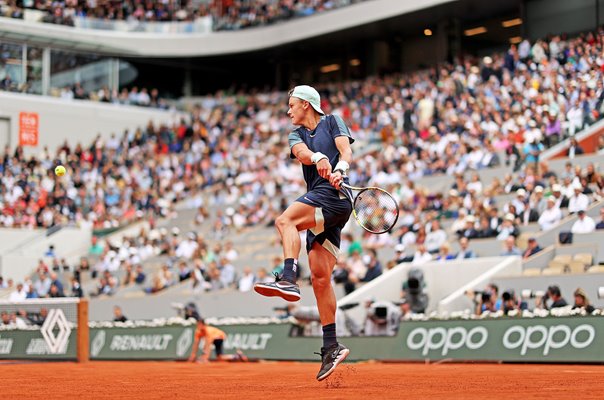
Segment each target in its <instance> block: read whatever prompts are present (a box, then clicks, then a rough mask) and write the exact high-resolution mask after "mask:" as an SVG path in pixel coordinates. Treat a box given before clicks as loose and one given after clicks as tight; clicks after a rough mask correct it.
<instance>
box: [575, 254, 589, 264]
mask: <svg viewBox="0 0 604 400" xmlns="http://www.w3.org/2000/svg"><path fill="white" fill-rule="evenodd" d="M573 261H578V262H581V263H583V265H584V266H586V267H588V266H590V265H592V264H593V256H592V255H591V253H577V254H575V256H574V257H573Z"/></svg>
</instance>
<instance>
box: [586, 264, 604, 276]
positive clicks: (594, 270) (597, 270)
mask: <svg viewBox="0 0 604 400" xmlns="http://www.w3.org/2000/svg"><path fill="white" fill-rule="evenodd" d="M587 272H589V273H590V274H601V273H604V265H595V266H593V267H591V268H590V269H588V270H587Z"/></svg>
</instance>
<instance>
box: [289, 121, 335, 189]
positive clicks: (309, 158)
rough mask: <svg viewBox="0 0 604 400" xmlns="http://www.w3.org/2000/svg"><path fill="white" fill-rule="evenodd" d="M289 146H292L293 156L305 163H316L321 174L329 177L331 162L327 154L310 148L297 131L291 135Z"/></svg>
mask: <svg viewBox="0 0 604 400" xmlns="http://www.w3.org/2000/svg"><path fill="white" fill-rule="evenodd" d="M289 146H290V148H291V157H292V158H294V157H295V158H297V159H298V160H299V161H300V162H301V163H302V164H304V165H313V164H316V166H317V172H318V173H319V176H321V177H322V178H324V179H329V175H330V174H331V164H330V163H329V159H328V158H327V156H326V155H325V154H323V153H319V152H314V151H312V150H311V149H309V148H308V146H307V145H306V143H304V142H303V141H302V139H301V138H300V135H299V134H298V132H296V131H293V132H292V133H290V135H289Z"/></svg>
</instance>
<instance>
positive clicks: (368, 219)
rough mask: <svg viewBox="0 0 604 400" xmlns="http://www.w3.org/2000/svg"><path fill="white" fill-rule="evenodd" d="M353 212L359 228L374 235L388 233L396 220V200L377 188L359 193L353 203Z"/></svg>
mask: <svg viewBox="0 0 604 400" xmlns="http://www.w3.org/2000/svg"><path fill="white" fill-rule="evenodd" d="M354 211H355V214H356V217H357V220H358V222H359V223H360V224H361V226H362V227H363V228H365V229H366V230H368V231H369V232H374V233H384V232H387V231H389V230H390V229H391V228H392V227H393V226H394V224H395V223H396V221H397V219H398V205H397V204H396V200H394V198H393V197H392V196H391V195H390V194H389V193H387V192H385V191H382V190H380V189H377V188H369V189H365V190H363V191H362V192H361V193H359V194H358V195H357V197H356V199H355V201H354Z"/></svg>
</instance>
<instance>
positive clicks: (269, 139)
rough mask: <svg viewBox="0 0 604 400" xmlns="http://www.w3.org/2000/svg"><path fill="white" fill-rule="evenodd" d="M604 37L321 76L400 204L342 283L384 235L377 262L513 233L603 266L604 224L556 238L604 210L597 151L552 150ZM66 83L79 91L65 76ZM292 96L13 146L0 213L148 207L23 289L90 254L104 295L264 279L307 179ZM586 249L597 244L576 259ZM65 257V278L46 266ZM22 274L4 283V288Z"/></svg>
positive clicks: (25, 222) (597, 89)
mask: <svg viewBox="0 0 604 400" xmlns="http://www.w3.org/2000/svg"><path fill="white" fill-rule="evenodd" d="M238 4H239V3H238ZM96 12H99V11H98V10H97V11H93V13H96ZM103 12H104V11H103ZM249 12H250V10H242V9H239V10H238V11H230V12H229V13H228V15H229V17H228V18H231V19H230V20H229V22H228V23H227V24H234V25H237V24H238V23H237V22H233V21H237V20H238V18H240V17H241V16H242V15H244V14H246V13H249ZM167 15H168V14H166V16H165V18H168V19H171V18H173V16H167ZM170 15H171V14H170ZM174 15H175V14H174ZM162 18H163V17H162ZM159 19H161V18H159ZM229 29H230V28H229ZM603 41H604V31H602V30H600V31H598V32H596V33H592V32H589V33H586V34H583V35H580V36H578V37H576V38H567V37H565V36H552V37H549V38H547V39H544V40H538V41H535V42H533V43H530V42H528V40H526V41H523V42H521V43H520V44H519V45H518V46H516V45H512V46H510V48H509V50H508V51H507V52H506V53H496V54H492V55H490V56H487V57H483V58H481V59H471V58H470V59H468V60H467V61H464V62H459V63H456V64H441V65H439V66H437V67H435V68H432V69H429V70H424V71H415V72H411V73H406V74H391V75H384V76H380V77H368V78H366V79H363V80H358V81H347V82H342V83H332V84H325V85H322V86H320V90H321V93H322V95H323V100H324V103H323V104H322V105H321V106H322V107H323V108H324V109H325V110H326V111H327V112H329V113H334V114H338V115H341V116H342V117H343V118H344V120H345V121H346V123H347V124H348V125H349V126H350V127H351V129H352V130H353V135H354V136H355V137H356V138H358V139H359V141H360V143H361V146H359V147H361V148H362V149H363V150H361V152H360V154H359V157H358V158H357V160H356V162H355V163H353V165H352V168H351V171H350V178H351V182H352V183H353V184H357V185H364V184H375V185H378V186H382V187H385V188H387V189H388V190H390V191H391V192H392V193H393V194H394V195H395V196H396V198H397V200H398V201H399V202H400V205H401V208H402V210H403V215H402V218H401V220H400V223H399V226H398V227H397V230H395V231H393V232H392V233H390V234H385V235H382V236H371V235H363V234H362V233H361V232H360V231H359V230H357V229H355V228H354V227H353V226H352V225H351V226H350V227H349V234H350V236H349V237H347V238H346V240H345V241H344V243H343V246H342V247H343V249H342V250H344V254H345V257H343V259H342V260H341V262H340V263H339V270H338V272H340V273H341V277H340V278H339V279H341V282H342V283H343V284H344V285H343V289H344V290H345V291H346V292H349V289H355V288H358V287H362V286H363V284H364V283H365V281H366V280H367V278H366V277H367V269H368V264H370V263H372V256H371V254H370V253H371V251H372V250H375V251H376V255H377V259H378V260H379V261H380V263H379V264H380V267H379V268H380V269H381V270H382V271H387V270H390V269H394V268H399V267H395V266H396V265H398V264H399V263H401V262H410V263H411V264H409V265H405V266H404V268H407V269H408V268H409V267H410V266H414V267H420V266H423V265H426V264H427V263H428V262H431V261H433V260H435V261H438V262H439V263H438V266H437V267H434V264H431V265H432V268H438V267H440V266H441V263H442V262H447V261H448V260H449V261H450V262H452V263H458V262H459V260H461V259H466V258H475V257H487V256H497V255H499V254H500V253H502V252H503V251H504V247H503V243H504V241H505V240H506V239H510V238H513V240H514V241H515V243H512V245H515V246H516V247H517V249H518V250H519V252H520V255H522V256H523V257H522V258H523V259H524V265H523V268H522V269H524V270H525V271H529V270H530V271H531V273H532V270H533V269H538V270H539V271H540V275H546V276H557V275H562V274H565V273H568V272H570V273H572V274H578V273H580V272H581V268H580V266H583V270H584V271H585V270H587V271H592V270H593V271H598V269H597V268H598V267H597V266H592V265H593V264H595V261H594V260H598V261H601V257H602V256H601V255H602V254H604V253H603V252H601V251H599V250H598V247H594V246H593V245H592V243H594V242H593V239H592V238H587V239H586V240H587V246H586V247H585V246H583V247H582V246H580V245H579V244H577V243H585V242H583V240H584V239H582V238H581V236H580V235H581V234H577V235H576V240H577V242H576V243H575V242H573V244H572V245H569V247H564V246H563V245H562V244H558V240H559V238H560V235H561V234H562V233H564V232H566V231H570V230H571V227H572V226H573V224H575V223H576V221H577V219H578V216H577V215H576V213H577V212H578V211H580V210H581V211H585V212H586V213H587V214H588V216H590V217H591V218H594V217H595V216H596V215H597V214H598V213H599V212H600V210H601V209H602V195H603V192H602V190H603V189H604V179H603V176H602V172H601V170H600V168H601V165H599V158H598V156H593V155H579V154H580V153H581V151H580V150H579V147H578V145H577V144H575V143H573V144H572V146H571V147H572V151H570V152H569V154H567V157H568V158H565V159H564V162H568V163H569V164H570V165H568V166H566V165H563V164H561V163H560V162H559V161H551V162H549V163H548V162H545V161H544V160H542V159H541V157H540V154H542V153H543V152H544V151H545V150H546V149H547V148H549V147H552V146H555V145H556V144H558V143H559V142H562V141H569V142H572V138H574V136H575V135H576V134H577V133H578V132H580V131H581V130H583V129H585V128H587V127H590V126H594V124H595V123H596V122H597V121H598V120H600V119H601V114H602V100H603V99H604V97H603V96H604V92H603V91H602V84H601V82H602V68H601V65H600V64H601V60H600V53H601V51H602V48H603ZM7 49H8V48H7ZM3 57H4V56H3ZM10 58H13V57H12V56H7V57H6V58H4V62H3V64H6V63H7V62H8V60H9V59H10ZM33 76H35V75H33ZM1 77H2V78H3V79H2V82H4V86H3V87H4V88H5V89H9V90H10V88H12V87H14V86H12V84H10V85H9V84H8V83H10V79H11V77H10V76H9V74H8V73H7V72H6V70H5V71H4V76H1ZM76 91H77V90H76ZM126 94H128V97H130V95H131V94H132V93H131V92H130V93H127V92H126V93H124V98H125V96H126ZM64 95H65V97H69V96H70V95H69V93H68V91H67V90H66V91H65V93H64ZM286 98H287V95H286V94H285V93H284V92H277V91H273V92H262V93H258V94H256V93H252V92H250V93H248V92H245V91H240V92H235V93H228V94H225V93H223V92H219V93H216V94H215V95H213V96H208V97H206V98H203V99H201V101H200V102H199V103H196V102H195V101H193V102H192V103H193V105H192V106H190V108H189V109H188V112H189V120H182V121H179V122H178V123H176V124H174V125H172V126H155V125H153V124H150V125H148V126H146V127H141V128H140V129H138V130H137V131H134V132H132V131H128V132H124V133H123V135H120V136H114V137H111V138H109V139H103V138H100V137H99V138H97V140H95V141H94V142H93V143H87V144H77V143H75V144H74V143H66V144H65V145H64V146H62V147H60V148H59V149H57V151H56V153H55V154H53V153H52V152H51V151H49V150H46V151H45V152H44V153H43V154H42V155H41V156H31V157H25V156H23V154H22V153H21V152H20V150H19V149H17V150H15V151H10V150H9V149H6V150H5V152H4V154H3V158H2V159H3V162H2V166H1V167H2V183H3V185H2V190H3V195H4V196H3V204H2V205H3V213H2V217H1V220H0V221H1V222H2V224H3V226H7V227H28V228H33V227H43V228H50V227H53V226H58V225H61V226H64V225H69V224H74V225H80V226H82V225H87V226H90V227H91V228H94V229H97V230H99V229H101V228H114V227H119V226H121V225H123V224H128V223H132V222H135V221H141V220H150V221H149V222H150V226H149V227H148V228H145V229H144V230H141V231H140V232H136V233H135V234H132V235H131V236H129V237H121V238H120V240H116V241H115V242H114V241H112V239H111V237H108V238H106V239H100V240H99V242H100V244H95V245H94V246H93V247H94V249H93V252H92V253H91V254H89V255H86V257H89V259H88V260H87V261H84V260H82V261H81V263H82V264H83V268H82V267H81V266H80V267H78V266H77V265H68V268H63V265H61V261H60V257H58V258H59V260H58V261H55V259H57V257H53V256H52V255H50V256H49V260H50V262H49V264H50V265H48V264H46V261H43V262H42V263H41V265H40V267H39V268H38V270H37V271H36V273H37V276H36V277H32V278H31V279H30V280H26V282H25V285H24V286H27V288H26V290H25V292H27V293H29V292H31V289H32V288H33V292H38V291H37V289H35V287H36V284H37V285H38V286H39V287H41V288H42V291H41V292H40V293H37V295H42V296H45V295H48V293H49V291H50V286H53V285H54V286H59V285H58V284H57V283H54V284H53V283H52V282H54V281H56V280H57V279H58V283H60V284H61V285H63V286H66V281H67V279H69V276H70V275H69V273H67V274H66V273H64V272H63V271H65V270H66V269H67V270H68V271H77V276H78V281H79V282H78V283H77V286H78V288H81V289H83V291H84V293H85V295H87V296H92V295H95V296H96V297H97V298H98V300H99V301H106V298H116V299H128V298H138V297H141V296H142V297H145V296H147V297H153V298H155V297H158V298H159V297H161V296H166V297H167V298H170V299H172V298H174V299H178V298H187V297H189V296H191V295H199V296H203V295H204V294H205V292H210V293H214V292H215V293H220V294H221V295H224V296H231V295H233V296H234V298H238V297H236V295H235V294H234V293H236V290H237V289H241V287H240V286H239V283H240V280H241V279H243V278H244V276H245V275H248V274H249V272H247V271H246V272H245V274H244V270H245V269H247V268H249V269H251V273H252V275H256V277H255V278H250V279H252V280H253V279H265V278H266V276H270V272H271V271H270V270H269V269H273V268H274V269H275V270H277V271H278V268H279V265H278V264H279V262H278V261H277V262H275V264H274V265H272V264H271V262H272V260H273V258H274V257H275V256H277V257H278V256H279V254H278V246H276V245H272V246H268V245H267V244H266V243H267V242H269V241H270V240H276V239H271V238H275V235H274V233H273V229H272V227H271V224H272V221H273V220H274V218H275V216H276V215H278V213H279V212H280V211H282V210H283V208H284V206H285V204H287V201H288V200H291V198H292V196H294V195H296V194H297V193H299V192H300V191H301V190H302V187H301V182H302V181H301V176H300V171H299V167H298V166H297V165H294V164H290V163H288V162H287V157H286V153H284V149H286V148H287V144H286V135H285V134H283V133H284V132H287V129H288V128H289V121H288V120H287V118H286V117H285V115H284V113H283V107H284V104H285V102H286ZM158 103H159V101H158ZM184 104H185V105H186V104H187V103H184ZM189 104H190V103H189ZM568 138H571V139H570V140H569V139H568ZM600 142H601V141H600ZM601 147H602V146H600V150H601ZM57 158H59V159H62V160H64V161H65V163H66V165H67V166H68V167H69V169H70V173H68V174H67V175H66V177H64V178H62V179H58V178H55V177H53V176H52V174H51V172H49V171H50V170H51V166H52V165H53V164H54V163H55V160H56V159H57ZM588 160H589V161H588ZM486 174H492V175H490V176H491V177H494V178H493V179H490V178H487V176H488V175H486ZM451 176H452V177H453V178H450V177H451ZM433 178H434V179H441V180H440V181H439V182H438V183H435V182H433V181H430V179H433ZM548 203H551V204H549V205H548ZM547 210H555V215H553V216H550V215H549V214H553V212H552V213H550V212H549V211H547ZM544 215H545V217H544ZM546 217H547V218H546ZM227 238H228V240H227ZM257 239H262V240H257ZM529 239H534V240H529ZM573 240H574V239H573ZM229 242H231V243H232V245H230V244H228V243H229ZM529 242H531V243H534V244H536V245H537V246H538V247H529ZM273 244H277V243H273ZM230 246H233V248H234V250H235V251H236V252H237V253H238V254H237V257H236V258H235V257H233V255H232V252H230V250H231V249H230ZM530 246H533V244H531V245H530ZM600 247H601V245H600ZM395 249H398V250H397V251H396V252H395V251H394V250H395ZM586 249H589V250H586ZM578 252H581V253H586V254H587V255H586V256H582V257H579V258H577V259H576V260H575V259H574V258H573V257H572V254H575V253H578ZM229 253H230V254H231V256H230V257H229ZM562 256H564V257H562ZM569 257H570V258H569ZM589 257H591V261H589V262H588V261H587V260H588V259H589ZM57 262H58V264H56V263H57ZM537 262H538V263H539V264H538V265H537V264H536V263H537ZM53 263H55V265H58V266H59V267H58V268H53ZM529 263H530V264H529ZM550 264H551V265H550ZM139 266H140V267H139ZM533 266H534V268H533ZM594 268H595V269H594ZM53 269H54V270H55V272H62V273H63V277H56V278H51V277H50V274H51V271H53ZM261 269H263V270H264V271H263V272H260V270H261ZM522 269H521V270H522ZM521 270H520V271H518V274H523V272H521ZM402 271H406V269H405V270H402V269H399V270H397V275H400V273H401V272H402ZM258 275H260V276H258ZM436 275H437V274H433V275H432V276H431V277H429V278H428V281H427V283H428V285H433V283H434V282H431V280H432V279H435V278H434V276H436ZM7 278H10V277H7ZM61 279H63V281H62V282H61ZM378 279H381V278H378ZM49 280H50V282H51V283H50V285H49V284H48V281H49ZM138 280H140V281H141V282H138ZM382 281H383V280H382ZM40 282H41V283H40ZM376 282H377V280H376ZM75 283H76V282H74V284H75ZM242 283H245V282H242ZM399 283H400V282H399ZM399 283H397V285H399ZM484 283H485V284H486V283H487V282H486V281H485V282H484ZM17 284H18V282H13V283H12V287H9V285H8V283H7V288H6V289H5V293H9V292H10V293H9V295H10V294H12V293H13V291H15V285H17ZM377 284H378V283H375V285H376V286H377ZM47 286H48V290H46V288H47ZM399 286H400V285H399ZM433 287H434V285H433ZM306 289H308V287H307V288H306ZM53 290H54V289H53ZM72 291H74V293H75V292H77V291H75V290H72ZM397 291H398V290H397ZM63 292H64V293H65V290H63ZM350 292H351V293H354V290H350ZM442 294H444V292H443V293H441V295H442ZM397 295H398V293H397ZM32 296H34V294H33V293H32ZM356 296H360V295H359V294H357V295H356ZM431 297H433V298H434V299H435V298H436V296H435V292H431ZM200 298H201V297H200ZM431 307H432V309H435V308H436V303H432V304H431ZM164 311H165V310H164ZM208 312H209V313H210V314H211V313H212V311H211V310H209V311H208ZM262 312H266V309H262ZM147 315H148V314H147ZM147 315H145V317H147Z"/></svg>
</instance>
